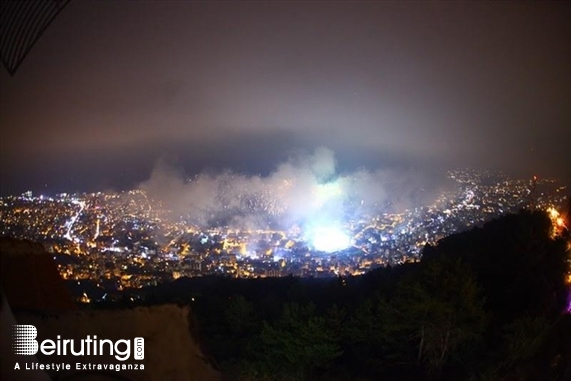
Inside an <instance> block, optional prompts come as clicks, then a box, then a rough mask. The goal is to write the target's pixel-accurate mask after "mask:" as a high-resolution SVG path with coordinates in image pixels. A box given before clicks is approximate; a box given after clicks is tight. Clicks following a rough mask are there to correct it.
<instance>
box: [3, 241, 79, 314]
mask: <svg viewBox="0 0 571 381" xmlns="http://www.w3.org/2000/svg"><path fill="white" fill-rule="evenodd" d="M0 281H1V284H2V290H3V291H4V295H5V296H6V299H7V300H8V303H9V304H10V306H11V307H12V309H13V310H15V311H16V310H48V311H49V310H73V309H76V308H77V307H76V305H75V304H74V302H73V300H72V298H71V296H70V293H69V291H68V289H67V288H66V287H65V283H64V281H63V280H62V278H61V277H60V275H59V272H58V270H57V267H56V264H55V262H54V260H53V257H52V256H51V255H50V254H49V253H48V252H47V251H46V250H45V249H44V247H43V246H42V245H41V244H39V243H33V242H30V241H21V240H16V239H11V238H0Z"/></svg>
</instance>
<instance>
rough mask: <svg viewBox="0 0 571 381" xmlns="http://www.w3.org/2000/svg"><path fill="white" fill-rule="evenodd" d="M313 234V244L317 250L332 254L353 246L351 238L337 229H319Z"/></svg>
mask: <svg viewBox="0 0 571 381" xmlns="http://www.w3.org/2000/svg"><path fill="white" fill-rule="evenodd" d="M312 233H313V234H312V236H313V237H312V244H313V247H314V248H315V250H319V251H325V252H327V253H332V252H334V251H339V250H343V249H346V248H348V247H349V246H351V237H350V236H349V235H348V234H347V233H346V232H344V231H343V230H342V229H339V228H337V227H333V226H327V227H317V228H315V229H313V232H312Z"/></svg>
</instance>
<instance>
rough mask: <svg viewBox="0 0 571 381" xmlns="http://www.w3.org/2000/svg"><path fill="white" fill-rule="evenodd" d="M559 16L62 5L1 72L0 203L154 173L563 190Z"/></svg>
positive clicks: (565, 140) (564, 74)
mask: <svg viewBox="0 0 571 381" xmlns="http://www.w3.org/2000/svg"><path fill="white" fill-rule="evenodd" d="M569 20H571V3H569V2H557V3H551V2H523V3H520V2H518V3H516V2H501V3H496V2H480V3H474V2H471V3H464V2H462V3H458V2H438V3H436V2H422V3H416V2H410V1H406V2H399V3H391V2H379V3H373V2H367V3H355V2H350V3H349V2H332V3H328V2H311V3H300V2H265V3H262V2H245V3H238V2H228V3H225V2H205V3H199V2H182V1H177V2H159V1H155V2H135V1H123V2H99V1H98V2H95V1H89V2H80V1H72V2H71V3H70V4H69V5H68V6H67V7H66V8H65V9H64V10H63V12H62V13H61V14H60V15H59V16H58V17H57V18H56V19H55V20H54V22H53V23H52V24H51V25H50V27H49V28H48V29H47V31H46V32H45V33H44V35H43V36H42V37H41V38H40V39H39V41H38V43H37V44H36V45H35V47H34V48H33V50H32V51H31V53H30V54H29V55H28V57H27V59H26V60H25V61H24V63H23V64H22V65H21V67H20V68H19V70H18V71H17V72H16V74H15V75H14V76H13V77H11V76H10V75H9V74H8V72H7V71H6V70H5V69H4V68H0V127H1V139H0V147H1V151H0V169H1V172H0V176H1V178H0V184H1V193H2V194H11V193H20V192H22V191H25V190H27V189H31V190H34V191H43V190H45V191H46V192H60V191H93V190H106V189H124V188H130V187H134V186H136V185H137V184H138V183H140V182H142V181H145V180H146V179H148V178H149V176H150V173H151V171H152V169H153V167H154V166H155V164H156V163H157V161H159V160H161V161H167V162H169V163H171V164H172V165H174V166H175V167H177V168H178V169H179V170H180V171H181V172H182V173H186V174H188V175H190V174H194V173H198V172H202V171H204V170H208V171H217V170H221V169H225V168H230V169H232V170H234V171H237V172H241V173H242V172H243V173H253V174H267V173H269V172H270V171H271V170H272V169H273V168H275V167H276V165H277V164H278V163H280V162H282V161H283V160H285V158H287V157H288V155H290V154H291V152H292V151H295V150H313V149H315V148H316V147H328V148H329V149H331V150H332V151H333V152H335V155H336V159H337V162H338V166H339V170H340V171H343V170H347V171H348V170H353V169H355V168H359V167H366V168H386V167H399V168H410V167H414V168H417V169H418V168H420V169H421V170H422V169H423V168H427V169H429V168H449V167H459V166H472V167H477V168H493V169H502V170H506V171H509V172H513V173H517V174H521V175H526V176H527V175H531V174H533V173H536V174H538V175H539V176H557V177H558V178H560V179H561V180H564V181H566V182H569V183H571V154H570V151H571V22H570V21H569Z"/></svg>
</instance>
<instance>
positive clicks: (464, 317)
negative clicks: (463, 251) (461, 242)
mask: <svg viewBox="0 0 571 381" xmlns="http://www.w3.org/2000/svg"><path fill="white" fill-rule="evenodd" d="M415 278H416V279H404V280H403V281H401V282H400V284H399V286H398V290H397V295H396V299H395V301H394V303H393V306H394V311H393V314H392V318H393V324H392V327H393V329H394V330H395V333H396V334H398V335H403V334H404V335H406V336H405V337H409V338H410V339H411V340H412V341H413V342H415V343H416V354H415V357H416V360H417V361H418V362H419V363H426V364H428V366H429V367H430V368H431V369H433V370H439V369H441V368H442V366H444V365H445V364H446V363H447V361H448V360H449V359H450V358H453V357H455V356H457V355H459V353H460V350H461V349H462V348H463V347H466V346H467V345H468V344H470V343H473V342H475V341H478V340H480V339H481V335H482V333H483V332H484V330H485V328H486V324H487V321H488V319H487V316H486V314H485V312H484V298H483V297H482V293H481V290H480V287H479V286H478V284H477V282H476V279H475V277H474V275H473V274H472V272H471V270H470V268H469V267H468V266H467V265H466V264H464V263H462V262H460V261H459V260H454V259H450V258H442V257H441V258H438V259H435V260H432V261H430V262H428V263H425V264H424V265H423V268H422V269H421V271H420V272H419V273H418V274H415Z"/></svg>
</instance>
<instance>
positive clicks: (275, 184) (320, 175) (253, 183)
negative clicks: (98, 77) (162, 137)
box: [140, 147, 433, 251]
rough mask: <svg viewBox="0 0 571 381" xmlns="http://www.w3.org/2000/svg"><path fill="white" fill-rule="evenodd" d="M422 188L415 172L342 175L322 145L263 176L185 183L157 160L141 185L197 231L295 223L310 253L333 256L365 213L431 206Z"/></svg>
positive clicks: (209, 177) (217, 176)
mask: <svg viewBox="0 0 571 381" xmlns="http://www.w3.org/2000/svg"><path fill="white" fill-rule="evenodd" d="M397 173H398V175H397ZM426 183H427V181H426V177H425V176H423V175H421V174H420V173H419V172H416V171H415V170H412V169H411V170H409V171H404V172H402V171H398V172H397V171H392V170H377V171H370V170H367V169H360V170H357V171H354V172H350V173H339V171H338V170H337V162H336V159H335V155H334V152H333V151H332V150H330V149H328V148H324V147H320V148H317V149H315V150H314V151H313V152H298V153H296V154H292V155H291V156H290V157H289V159H288V160H287V161H285V162H284V163H281V164H279V165H278V166H277V167H276V168H275V170H274V171H273V172H272V173H271V174H269V175H268V176H260V175H257V176H253V175H244V174H237V173H234V172H232V171H230V170H226V171H222V172H220V173H202V174H199V175H197V176H194V177H192V178H186V177H185V175H184V174H183V173H182V171H181V170H178V169H176V167H174V166H172V165H169V164H167V163H166V162H165V161H160V162H159V163H158V164H157V165H156V166H155V168H154V170H153V171H152V174H151V176H150V178H149V179H148V180H147V181H145V182H144V183H142V184H140V188H141V189H143V190H145V191H147V192H148V193H149V195H150V196H152V197H154V198H156V199H159V200H161V201H162V202H163V203H164V205H165V207H167V208H168V209H169V210H171V211H172V214H173V217H175V218H184V219H185V220H187V221H188V222H190V223H193V224H196V225H198V226H202V227H204V226H229V227H232V228H238V229H257V228H267V227H279V228H283V229H287V228H291V227H292V226H297V227H299V228H301V229H302V230H303V232H304V233H303V234H305V235H306V237H305V238H306V239H307V241H308V242H312V243H313V245H314V247H315V249H317V250H321V251H336V250H339V249H343V248H345V247H347V246H349V244H350V238H349V235H348V234H349V233H348V230H347V229H348V227H349V224H350V223H351V222H355V221H357V220H358V219H360V218H363V217H364V216H365V215H366V214H370V213H375V212H378V211H398V210H402V209H404V208H407V207H412V206H414V205H417V204H418V203H420V202H426V201H430V199H431V198H432V197H433V196H432V195H431V194H430V193H429V192H426V191H424V190H423V188H422V187H424V186H426Z"/></svg>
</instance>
